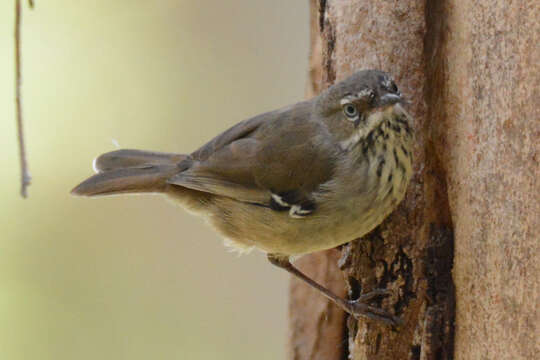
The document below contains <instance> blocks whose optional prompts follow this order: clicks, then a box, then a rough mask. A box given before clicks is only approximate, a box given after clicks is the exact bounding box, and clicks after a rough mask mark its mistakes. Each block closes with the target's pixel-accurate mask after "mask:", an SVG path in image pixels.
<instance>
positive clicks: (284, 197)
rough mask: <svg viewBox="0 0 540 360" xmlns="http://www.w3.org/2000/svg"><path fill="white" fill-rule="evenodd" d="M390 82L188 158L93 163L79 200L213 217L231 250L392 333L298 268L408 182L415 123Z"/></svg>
mask: <svg viewBox="0 0 540 360" xmlns="http://www.w3.org/2000/svg"><path fill="white" fill-rule="evenodd" d="M402 103H403V99H402V96H401V94H400V92H399V90H398V88H397V86H396V84H395V83H394V81H393V80H392V78H391V77H390V75H389V74H387V73H385V72H382V71H378V70H364V71H359V72H357V73H355V74H353V75H352V76H350V77H349V78H347V79H345V80H343V81H342V82H340V83H337V84H335V85H333V86H331V87H330V88H328V89H327V90H326V91H324V92H323V93H321V94H320V95H319V96H317V97H315V98H313V99H311V100H308V101H303V102H300V103H297V104H295V105H292V106H288V107H285V108H283V109H280V110H276V111H272V112H268V113H265V114H262V115H258V116H255V117H253V118H251V119H249V120H246V121H243V122H240V123H239V124H237V125H235V126H233V127H232V128H230V129H229V130H227V131H225V132H224V133H222V134H220V135H218V136H217V137H215V138H214V139H213V140H211V141H210V142H209V143H207V144H206V145H204V146H203V147H201V148H200V149H198V150H196V151H195V152H193V153H192V154H190V155H183V154H171V153H158V152H150V151H140V150H118V151H113V152H109V153H106V154H103V155H101V156H99V157H98V158H97V159H95V160H94V170H95V171H96V172H97V174H95V175H94V176H92V177H90V178H89V179H87V180H85V181H84V182H82V183H81V184H80V185H78V186H77V187H76V188H75V189H73V192H72V193H73V194H75V195H84V196H98V195H109V194H118V193H163V194H165V195H167V196H169V197H171V198H174V199H175V200H177V201H178V202H179V203H180V204H181V205H183V206H184V207H185V208H186V209H188V210H190V211H192V212H194V213H197V214H200V215H202V216H205V217H206V218H207V219H208V220H209V222H210V223H211V224H212V225H213V226H214V227H215V228H216V229H217V230H218V231H219V232H220V233H221V234H222V235H223V236H224V237H225V238H226V239H227V242H228V243H230V244H231V245H232V246H234V247H236V248H238V249H242V250H247V249H250V248H253V247H256V248H258V249H260V250H262V251H264V252H266V253H267V254H268V259H269V260H270V262H271V263H272V264H274V265H277V266H279V267H281V268H284V269H285V270H287V271H289V272H290V273H292V274H293V275H295V276H297V277H299V278H301V279H302V280H304V281H306V282H307V283H308V284H309V285H311V286H313V287H315V288H316V289H318V290H319V291H321V292H322V293H323V294H324V295H325V296H327V297H328V298H329V299H331V300H332V301H334V302H335V303H336V304H338V305H339V306H341V307H342V308H343V309H344V310H345V311H347V312H349V313H350V314H352V315H354V316H356V317H358V316H367V317H369V318H372V319H377V320H381V321H384V322H386V323H389V324H396V323H398V322H399V319H398V318H397V317H395V316H393V315H392V314H389V313H387V312H385V311H383V310H382V309H379V308H376V307H373V306H370V305H368V304H367V303H368V301H369V300H371V299H372V298H373V297H375V296H383V295H386V294H387V291H386V290H375V291H373V292H370V293H367V294H365V295H363V296H361V297H360V299H357V300H346V299H342V298H340V297H338V296H337V295H335V294H333V293H332V292H330V291H329V290H328V289H326V288H324V287H323V286H321V285H319V284H317V283H316V282H314V281H313V280H312V279H310V278H309V277H307V276H306V275H304V274H303V273H301V272H300V271H299V270H298V269H296V268H295V267H294V266H293V265H292V264H291V263H290V262H289V257H290V256H293V255H301V254H307V253H311V252H314V251H319V250H324V249H329V248H333V247H336V246H338V245H341V244H344V243H347V242H349V241H351V240H353V239H356V238H358V237H361V236H363V235H365V234H366V233H368V232H369V231H371V230H372V229H373V228H375V227H376V226H377V225H379V224H380V223H381V222H382V221H383V220H384V219H385V218H386V217H387V216H388V215H389V214H390V213H391V212H392V211H393V210H394V209H395V208H396V206H397V205H398V203H399V202H400V201H401V200H402V199H403V197H404V195H405V191H406V189H407V185H408V183H409V180H410V177H411V174H412V167H411V166H412V152H411V150H412V143H413V141H414V136H413V131H412V124H411V122H412V119H411V116H410V115H409V114H408V113H407V112H406V111H405V110H404V109H403V107H402Z"/></svg>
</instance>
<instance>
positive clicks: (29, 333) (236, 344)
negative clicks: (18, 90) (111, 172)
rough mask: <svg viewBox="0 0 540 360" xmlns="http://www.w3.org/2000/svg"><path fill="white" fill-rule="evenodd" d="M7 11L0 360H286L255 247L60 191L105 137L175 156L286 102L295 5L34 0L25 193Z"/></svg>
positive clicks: (295, 59) (301, 20)
mask: <svg viewBox="0 0 540 360" xmlns="http://www.w3.org/2000/svg"><path fill="white" fill-rule="evenodd" d="M25 5H26V4H25ZM25 7H26V6H25ZM13 8H14V1H12V0H3V1H1V2H0V48H1V53H0V54H1V56H0V79H1V81H0V113H1V118H2V120H1V121H0V136H1V141H0V144H1V145H0V150H1V155H0V169H2V170H1V174H2V176H1V178H0V184H1V186H0V198H1V200H0V201H1V203H0V236H1V238H0V359H9V360H18V359H24V360H27V359H77V360H81V359H279V358H283V357H284V354H285V349H284V347H285V342H286V332H287V330H286V328H287V327H286V323H287V321H286V316H287V286H288V276H287V275H286V274H285V273H284V272H283V271H281V270H278V269H275V268H273V267H272V266H271V265H269V264H268V263H267V262H266V260H265V257H264V255H263V254H260V253H257V252H254V253H252V254H251V255H248V256H242V257H238V256H236V255H234V254H230V253H227V252H226V250H225V248H224V247H223V246H222V241H221V239H220V238H219V237H218V236H217V235H216V234H215V233H214V232H213V231H212V230H211V229H210V228H209V227H207V226H206V225H205V224H204V223H203V221H202V220H201V219H199V218H196V217H193V216H191V215H188V214H187V213H186V212H184V211H183V210H181V209H179V208H176V207H174V206H172V205H171V204H170V203H169V202H167V201H164V199H163V198H161V197H159V196H131V197H113V198H101V199H82V198H74V197H71V196H70V195H69V191H70V189H71V188H72V187H73V186H74V185H76V184H77V183H78V182H79V181H81V180H83V179H84V178H85V177H86V176H88V175H90V174H91V162H92V159H93V158H94V157H95V156H96V155H98V154H99V153H101V152H105V151H109V150H113V149H114V148H115V147H114V145H113V139H114V140H115V141H117V142H118V143H119V144H120V146H121V147H129V148H141V149H154V150H161V151H175V152H189V151H191V150H194V149H195V148H196V147H198V146H199V145H201V144H202V143H203V142H205V141H207V140H209V139H210V138H211V137H213V136H214V135H216V134H217V133H218V132H220V131H222V130H225V129H226V128H228V127H229V126H231V125H233V124H234V123H236V122H238V121H240V120H243V119H245V118H247V117H250V116H252V115H256V114H257V113H260V112H263V111H267V110H271V109H273V108H276V107H280V106H283V105H287V104H289V103H293V102H296V101H298V100H301V99H302V97H303V93H304V86H305V82H306V73H307V72H306V69H307V53H308V36H309V34H308V3H307V1H305V0H295V1H290V0H273V1H268V0H257V1H254V0H228V1H217V0H214V1H200V0H199V1H196V0H190V1H188V0H160V1H143V0H131V1H128V0H121V1H120V0H115V1H110V0H96V1H67V0H41V1H40V0H37V1H36V9H35V10H34V11H32V12H29V11H27V10H26V11H25V12H24V19H23V36H24V37H23V76H24V86H23V92H24V113H25V118H26V124H25V125H26V134H27V143H28V154H29V164H30V171H31V174H32V178H33V184H32V186H31V187H30V188H29V193H30V197H29V199H27V200H22V199H21V198H20V197H19V183H18V182H19V169H18V154H17V145H16V130H15V121H14V118H15V115H14V99H13V97H14V94H13V82H14V75H13V73H14V71H13V69H14V61H13V18H14V11H13Z"/></svg>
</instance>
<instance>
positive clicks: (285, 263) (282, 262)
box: [268, 254, 401, 325]
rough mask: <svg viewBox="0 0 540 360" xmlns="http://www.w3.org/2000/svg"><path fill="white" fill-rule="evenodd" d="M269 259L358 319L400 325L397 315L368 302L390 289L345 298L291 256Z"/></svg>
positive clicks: (275, 256) (277, 256)
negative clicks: (321, 282) (351, 298)
mask: <svg viewBox="0 0 540 360" xmlns="http://www.w3.org/2000/svg"><path fill="white" fill-rule="evenodd" d="M268 260H269V261H270V262H271V263H272V264H273V265H275V266H277V267H280V268H282V269H284V270H287V271H288V272H289V273H291V274H293V275H294V276H296V277H297V278H299V279H301V280H303V281H304V282H306V283H307V284H308V285H310V286H311V287H313V288H315V289H317V290H318V291H320V292H321V293H322V294H323V295H324V296H326V297H327V298H328V299H330V300H332V301H333V302H334V303H335V304H336V305H338V306H339V307H341V308H342V309H343V310H345V311H346V312H348V313H349V314H351V315H352V316H354V317H355V318H356V319H358V318H359V317H361V316H363V317H367V318H369V319H372V320H377V321H381V322H383V323H385V324H388V325H400V324H401V319H400V318H398V317H397V316H394V315H392V314H390V313H388V312H386V311H384V310H382V309H380V308H377V307H374V306H370V305H368V304H367V302H369V301H370V300H372V299H373V298H375V297H377V296H386V295H389V294H390V291H389V290H384V289H377V290H373V291H372V292H369V293H367V294H364V295H362V296H360V297H359V298H358V299H357V300H345V299H343V298H341V297H339V296H337V295H336V294H334V293H333V292H332V291H330V290H329V289H327V288H325V287H324V286H322V285H321V284H319V283H317V282H315V281H314V280H313V279H311V278H310V277H308V276H307V275H306V274H304V273H303V272H301V271H300V270H298V269H297V268H296V267H294V265H293V264H291V262H290V261H289V257H287V256H281V255H275V254H268Z"/></svg>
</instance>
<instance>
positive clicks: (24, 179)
mask: <svg viewBox="0 0 540 360" xmlns="http://www.w3.org/2000/svg"><path fill="white" fill-rule="evenodd" d="M28 5H29V6H30V8H34V1H33V0H28ZM21 12H22V10H21V0H15V104H16V108H15V114H16V118H17V134H18V140H19V159H20V168H21V196H22V197H23V198H26V197H27V195H28V192H27V187H28V186H29V185H30V180H31V178H30V174H29V172H28V164H27V161H26V148H25V142H24V129H23V115H22V95H21V83H22V76H21Z"/></svg>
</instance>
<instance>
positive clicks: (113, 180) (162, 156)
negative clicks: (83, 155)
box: [71, 150, 187, 196]
mask: <svg viewBox="0 0 540 360" xmlns="http://www.w3.org/2000/svg"><path fill="white" fill-rule="evenodd" d="M186 158H187V156H186V155H180V154H167V153H158V152H150V151H141V150H117V151H112V152H109V153H106V154H103V155H101V156H99V157H98V158H97V159H96V160H94V170H95V171H96V172H97V174H95V175H94V176H92V177H90V178H88V179H86V180H85V181H83V182H82V183H81V184H79V185H77V186H76V187H75V188H74V189H73V190H72V191H71V193H72V194H73V195H79V196H98V195H111V194H120V193H148V192H162V191H165V189H166V188H167V187H168V186H170V185H168V184H167V180H168V179H169V178H170V177H172V176H173V175H175V174H177V173H178V172H179V171H180V168H179V167H178V164H179V163H180V162H181V161H182V160H184V159H186Z"/></svg>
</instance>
